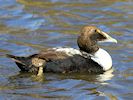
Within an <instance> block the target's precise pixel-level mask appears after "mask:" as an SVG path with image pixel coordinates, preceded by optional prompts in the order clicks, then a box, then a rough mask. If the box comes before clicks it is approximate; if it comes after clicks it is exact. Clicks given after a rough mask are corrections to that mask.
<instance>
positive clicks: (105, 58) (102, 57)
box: [91, 48, 112, 71]
mask: <svg viewBox="0 0 133 100" xmlns="http://www.w3.org/2000/svg"><path fill="white" fill-rule="evenodd" d="M91 59H92V60H93V61H95V62H97V63H98V64H99V65H100V66H102V67H103V70H105V71H107V70H109V69H110V68H111V67H112V58H111V56H110V55H109V54H108V52H107V51H105V50H103V49H101V48H99V50H98V51H97V52H96V53H95V54H93V55H92V56H91Z"/></svg>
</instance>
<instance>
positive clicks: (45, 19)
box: [0, 0, 133, 100]
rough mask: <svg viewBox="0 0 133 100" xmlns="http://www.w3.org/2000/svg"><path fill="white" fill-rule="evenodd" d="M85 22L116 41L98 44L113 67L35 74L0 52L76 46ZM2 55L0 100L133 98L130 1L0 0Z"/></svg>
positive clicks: (132, 9) (132, 7)
mask: <svg viewBox="0 0 133 100" xmlns="http://www.w3.org/2000/svg"><path fill="white" fill-rule="evenodd" d="M84 25H95V26H97V27H99V28H101V29H102V30H104V31H105V32H108V33H110V35H111V36H112V37H114V38H116V39H117V40H118V44H110V43H109V44H108V43H104V44H101V47H102V48H104V49H105V50H107V51H108V52H109V53H110V55H111V56H112V58H113V70H110V71H108V72H106V73H104V74H101V75H89V74H87V73H84V74H79V73H74V74H53V73H45V75H44V77H40V78H35V76H34V75H32V74H28V73H20V70H19V68H17V66H16V65H15V64H14V62H13V61H11V60H10V59H8V58H6V57H5V56H4V55H5V54H6V53H9V54H14V55H19V56H28V55H30V54H33V53H36V52H39V51H40V50H43V49H44V48H47V47H58V46H69V47H73V48H77V44H76V38H77V36H78V33H79V32H80V29H81V27H83V26H84ZM0 55H1V56H0V100H44V99H45V100H133V77H132V76H133V1H132V0H0Z"/></svg>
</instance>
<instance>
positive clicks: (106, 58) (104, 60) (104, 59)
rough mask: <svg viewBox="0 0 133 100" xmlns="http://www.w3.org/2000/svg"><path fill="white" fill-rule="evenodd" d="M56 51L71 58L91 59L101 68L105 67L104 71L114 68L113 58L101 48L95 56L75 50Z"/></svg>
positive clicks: (58, 49)
mask: <svg viewBox="0 0 133 100" xmlns="http://www.w3.org/2000/svg"><path fill="white" fill-rule="evenodd" d="M53 49H54V50H56V51H59V52H65V53H66V54H67V55H69V56H73V55H75V54H78V55H81V56H84V57H85V58H89V59H90V58H91V59H92V60H93V61H95V62H96V63H98V64H99V65H100V66H101V67H103V70H105V71H107V70H109V69H110V68H111V67H112V58H111V56H110V55H109V54H108V53H107V51H105V50H103V49H101V48H99V50H98V51H97V52H96V53H94V54H88V53H86V52H81V51H80V50H78V49H74V48H61V47H59V48H53Z"/></svg>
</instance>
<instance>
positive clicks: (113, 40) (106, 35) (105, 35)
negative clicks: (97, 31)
mask: <svg viewBox="0 0 133 100" xmlns="http://www.w3.org/2000/svg"><path fill="white" fill-rule="evenodd" d="M101 34H102V35H103V36H104V37H105V38H106V39H103V40H101V41H99V42H100V43H101V42H112V43H117V40H116V39H114V38H112V37H111V36H109V35H108V34H107V33H105V32H101Z"/></svg>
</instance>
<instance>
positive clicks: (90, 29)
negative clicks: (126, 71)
mask: <svg viewBox="0 0 133 100" xmlns="http://www.w3.org/2000/svg"><path fill="white" fill-rule="evenodd" d="M98 42H114V43H117V40H116V39H114V38H112V37H111V36H109V35H108V34H107V33H105V32H103V31H101V30H100V29H98V28H97V27H95V26H85V27H83V28H82V30H81V33H80V35H79V36H78V39H77V44H78V47H79V49H74V48H61V47H59V48H48V49H45V50H44V51H43V52H40V53H38V54H33V55H30V56H28V57H18V56H14V55H10V54H7V57H9V58H11V59H13V60H14V61H15V63H16V64H17V66H18V67H19V68H20V69H21V71H25V72H33V73H36V74H37V75H41V74H42V73H45V72H53V73H72V72H88V73H96V74H98V73H99V74H100V73H103V72H105V71H107V70H109V69H111V67H112V58H111V56H110V55H109V54H108V52H107V51H105V50H104V49H102V48H100V47H99V46H98Z"/></svg>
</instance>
